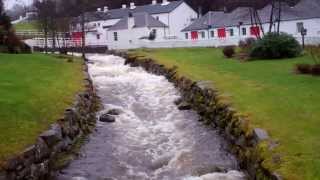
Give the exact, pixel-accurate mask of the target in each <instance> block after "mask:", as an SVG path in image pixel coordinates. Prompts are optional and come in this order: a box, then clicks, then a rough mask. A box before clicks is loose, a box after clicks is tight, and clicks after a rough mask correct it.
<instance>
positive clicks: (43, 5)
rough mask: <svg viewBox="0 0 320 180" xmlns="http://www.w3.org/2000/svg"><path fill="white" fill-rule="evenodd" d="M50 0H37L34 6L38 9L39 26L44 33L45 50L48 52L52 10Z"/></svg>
mask: <svg viewBox="0 0 320 180" xmlns="http://www.w3.org/2000/svg"><path fill="white" fill-rule="evenodd" d="M48 2H49V1H48V0H43V1H42V0H37V1H36V2H35V4H34V6H35V7H36V8H37V10H38V26H39V29H40V30H41V31H43V33H44V50H45V52H46V53H47V52H48V34H49V12H50V11H51V9H50V7H49V3H48Z"/></svg>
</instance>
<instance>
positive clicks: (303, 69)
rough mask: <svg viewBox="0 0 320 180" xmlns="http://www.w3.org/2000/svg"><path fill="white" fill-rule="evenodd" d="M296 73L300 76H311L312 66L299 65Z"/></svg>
mask: <svg viewBox="0 0 320 180" xmlns="http://www.w3.org/2000/svg"><path fill="white" fill-rule="evenodd" d="M295 71H296V72H297V73H299V74H311V71H312V65H310V64H297V65H296V67H295Z"/></svg>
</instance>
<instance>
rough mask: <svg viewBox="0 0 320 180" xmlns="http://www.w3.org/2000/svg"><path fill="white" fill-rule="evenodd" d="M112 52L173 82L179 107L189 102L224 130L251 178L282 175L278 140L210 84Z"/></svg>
mask: <svg viewBox="0 0 320 180" xmlns="http://www.w3.org/2000/svg"><path fill="white" fill-rule="evenodd" d="M113 54H115V55H118V56H121V57H123V58H125V59H126V64H130V65H131V66H140V67H143V68H144V69H145V70H146V71H148V72H150V73H153V74H156V75H163V76H165V77H166V78H167V79H168V80H169V81H170V82H172V83H174V84H175V86H176V87H177V88H178V89H179V90H180V92H181V94H182V99H180V100H178V101H177V102H176V104H177V105H178V107H181V109H182V110H183V109H185V108H188V109H189V106H190V107H191V108H192V109H193V110H195V111H197V112H198V113H199V115H200V116H201V119H200V121H203V122H204V123H205V124H206V125H208V126H213V127H214V128H218V129H219V130H221V133H222V135H223V136H224V137H225V138H226V139H227V140H228V141H229V142H230V146H231V147H230V150H231V151H232V152H233V153H234V154H235V155H236V156H237V157H238V160H239V163H240V166H241V168H242V169H244V170H246V171H247V173H248V176H249V177H250V179H259V180H260V179H271V180H280V179H282V177H281V176H280V175H279V174H278V173H277V172H276V171H274V169H276V168H275V167H279V165H280V163H281V158H280V157H281V156H280V155H279V154H276V153H274V148H276V147H277V146H278V143H277V142H275V141H273V140H272V139H270V137H269V135H268V133H267V132H266V131H265V130H263V129H259V128H252V127H251V126H250V123H249V120H248V119H247V118H246V117H245V116H243V115H241V114H239V113H238V112H237V111H236V110H235V109H234V108H232V107H231V106H230V105H229V104H228V103H226V102H225V101H224V100H223V98H221V96H220V95H219V93H218V91H217V90H215V89H213V88H212V86H211V84H210V85H209V83H208V82H194V81H192V80H190V79H188V78H186V77H182V76H179V75H178V74H177V67H173V68H167V67H165V66H163V65H160V64H157V63H156V62H155V61H154V60H152V59H146V58H143V57H137V56H130V55H128V54H126V53H123V52H121V53H120V52H113Z"/></svg>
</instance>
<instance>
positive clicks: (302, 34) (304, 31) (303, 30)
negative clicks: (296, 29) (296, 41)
mask: <svg viewBox="0 0 320 180" xmlns="http://www.w3.org/2000/svg"><path fill="white" fill-rule="evenodd" d="M307 33H308V30H307V29H306V28H304V27H302V29H301V36H302V48H303V49H304V47H305V42H304V41H305V36H306V35H307Z"/></svg>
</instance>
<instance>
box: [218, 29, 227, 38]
mask: <svg viewBox="0 0 320 180" xmlns="http://www.w3.org/2000/svg"><path fill="white" fill-rule="evenodd" d="M226 34H227V33H226V28H220V29H218V37H219V38H225V37H226Z"/></svg>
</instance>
